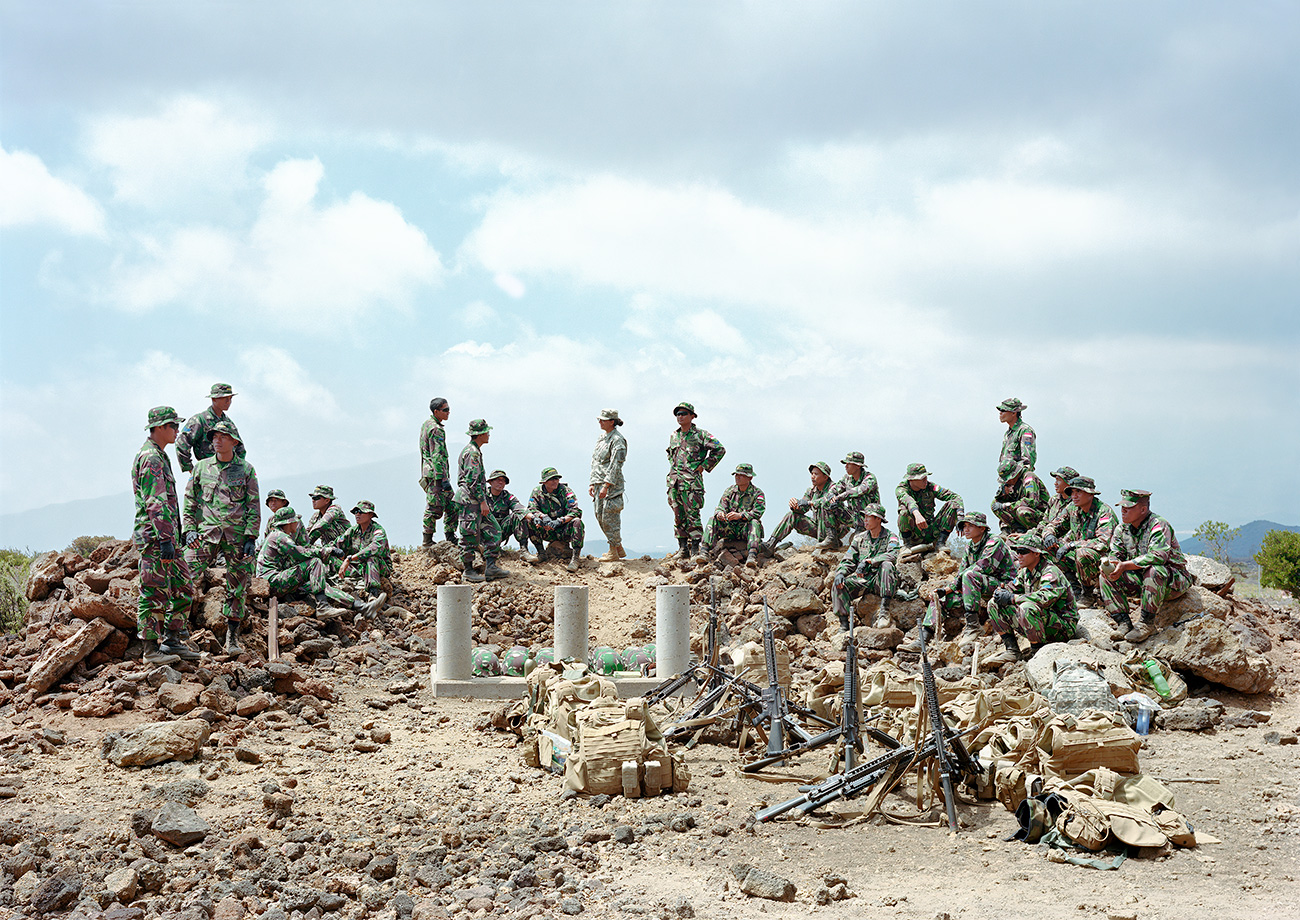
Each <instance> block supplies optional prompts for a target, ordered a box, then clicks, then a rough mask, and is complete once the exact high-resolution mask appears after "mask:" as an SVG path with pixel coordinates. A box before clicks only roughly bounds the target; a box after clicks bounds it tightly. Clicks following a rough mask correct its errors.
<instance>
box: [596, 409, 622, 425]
mask: <svg viewBox="0 0 1300 920" xmlns="http://www.w3.org/2000/svg"><path fill="white" fill-rule="evenodd" d="M600 420H601V421H602V422H613V423H614V424H615V425H621V424H623V420H622V419H621V418H619V417H618V410H617V409H601V410H600Z"/></svg>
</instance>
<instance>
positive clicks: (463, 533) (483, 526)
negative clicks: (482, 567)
mask: <svg viewBox="0 0 1300 920" xmlns="http://www.w3.org/2000/svg"><path fill="white" fill-rule="evenodd" d="M460 545H461V547H462V548H463V549H464V550H465V565H466V566H467V567H468V566H470V565H473V564H474V553H475V552H476V551H477V552H481V553H482V554H483V561H484V562H491V561H492V560H494V559H496V557H497V556H499V555H501V527H500V525H499V524H497V519H496V518H494V517H493V516H492V515H490V514H480V513H479V507H478V506H477V505H461V506H460Z"/></svg>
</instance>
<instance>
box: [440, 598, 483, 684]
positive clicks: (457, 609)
mask: <svg viewBox="0 0 1300 920" xmlns="http://www.w3.org/2000/svg"><path fill="white" fill-rule="evenodd" d="M473 611H474V586H473V585H438V636H437V641H436V653H437V656H438V679H439V680H469V679H470V677H472V676H473V674H474V664H473V661H472V658H471V653H472V651H473V648H472V646H473V642H472V640H471V638H470V621H471V620H472V619H473Z"/></svg>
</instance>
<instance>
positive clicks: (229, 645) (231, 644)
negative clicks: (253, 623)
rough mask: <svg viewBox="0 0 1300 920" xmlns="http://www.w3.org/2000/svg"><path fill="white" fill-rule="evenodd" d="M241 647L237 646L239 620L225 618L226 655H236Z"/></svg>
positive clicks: (240, 650)
mask: <svg viewBox="0 0 1300 920" xmlns="http://www.w3.org/2000/svg"><path fill="white" fill-rule="evenodd" d="M242 651H243V649H242V648H240V647H239V621H238V620H226V646H225V652H226V654H227V655H238V654H239V653H240V652H242Z"/></svg>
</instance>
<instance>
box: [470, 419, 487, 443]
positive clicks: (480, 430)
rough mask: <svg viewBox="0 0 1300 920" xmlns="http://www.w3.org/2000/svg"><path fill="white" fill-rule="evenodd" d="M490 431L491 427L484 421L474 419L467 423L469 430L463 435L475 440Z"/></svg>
mask: <svg viewBox="0 0 1300 920" xmlns="http://www.w3.org/2000/svg"><path fill="white" fill-rule="evenodd" d="M491 430H492V426H491V425H489V424H488V423H487V421H486V420H484V419H481V418H476V419H474V421H472V422H470V423H469V430H468V431H466V432H465V433H466V434H467V435H469V436H470V437H471V438H476V437H478V436H479V435H481V434H487V433H488V432H489V431H491Z"/></svg>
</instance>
